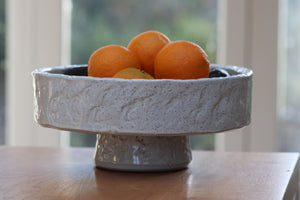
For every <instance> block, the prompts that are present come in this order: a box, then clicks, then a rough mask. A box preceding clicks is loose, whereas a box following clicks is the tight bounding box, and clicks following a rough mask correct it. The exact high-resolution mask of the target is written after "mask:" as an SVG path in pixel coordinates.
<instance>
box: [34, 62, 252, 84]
mask: <svg viewBox="0 0 300 200" xmlns="http://www.w3.org/2000/svg"><path fill="white" fill-rule="evenodd" d="M87 66H88V65H87V64H75V65H61V66H55V67H42V68H38V69H35V70H33V71H32V76H36V75H39V76H47V77H57V78H62V77H64V78H67V79H74V78H76V79H80V80H93V81H103V80H104V81H117V82H153V83H154V82H163V83H164V82H181V83H192V82H203V81H220V80H224V79H229V78H230V79H241V78H247V77H252V76H253V71H252V70H251V69H249V68H245V67H241V66H236V65H220V64H210V67H211V68H221V69H225V70H229V73H230V72H231V73H233V74H231V73H230V76H227V77H214V78H200V79H185V80H183V79H122V78H98V77H91V76H78V75H66V74H61V73H52V72H51V71H53V70H54V69H59V70H64V69H67V68H81V67H87Z"/></svg>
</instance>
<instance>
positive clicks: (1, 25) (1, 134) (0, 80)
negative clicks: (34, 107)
mask: <svg viewBox="0 0 300 200" xmlns="http://www.w3.org/2000/svg"><path fill="white" fill-rule="evenodd" d="M4 63H5V0H0V145H3V144H5V67H4V66H5V65H4Z"/></svg>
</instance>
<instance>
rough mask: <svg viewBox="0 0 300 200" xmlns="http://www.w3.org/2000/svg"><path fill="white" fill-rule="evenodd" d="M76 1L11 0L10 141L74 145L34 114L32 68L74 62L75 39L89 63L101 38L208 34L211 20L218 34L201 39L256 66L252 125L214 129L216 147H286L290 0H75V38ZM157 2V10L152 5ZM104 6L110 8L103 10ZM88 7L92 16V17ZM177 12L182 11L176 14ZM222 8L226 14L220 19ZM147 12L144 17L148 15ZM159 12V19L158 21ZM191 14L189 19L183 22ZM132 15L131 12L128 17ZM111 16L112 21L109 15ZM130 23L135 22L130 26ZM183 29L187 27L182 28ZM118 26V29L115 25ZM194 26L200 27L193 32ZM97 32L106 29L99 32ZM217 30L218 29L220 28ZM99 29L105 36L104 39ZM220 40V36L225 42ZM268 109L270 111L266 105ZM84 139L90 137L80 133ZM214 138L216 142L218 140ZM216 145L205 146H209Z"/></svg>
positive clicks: (223, 57) (227, 60)
mask: <svg viewBox="0 0 300 200" xmlns="http://www.w3.org/2000/svg"><path fill="white" fill-rule="evenodd" d="M70 1H71V0H45V1H36V0H26V1H16V0H11V1H6V4H7V6H6V8H7V10H6V14H7V24H9V26H6V27H7V30H6V31H7V34H6V41H7V42H6V44H7V48H6V49H7V51H6V63H7V66H9V67H7V68H6V71H5V76H6V77H5V79H6V81H7V82H6V83H5V84H6V85H7V87H6V88H8V89H7V90H6V94H5V95H6V99H7V101H6V111H7V113H8V115H6V122H7V123H6V128H5V129H6V141H7V144H8V145H35V146H60V145H61V144H62V143H63V144H67V143H65V142H64V141H67V142H68V145H69V141H70V140H69V139H68V138H67V139H66V140H64V137H61V135H66V134H58V132H59V131H58V130H55V129H49V128H48V129H47V128H44V127H39V126H38V125H37V124H36V123H35V122H34V120H33V116H32V112H33V109H32V107H33V105H32V102H33V101H32V98H33V95H32V93H33V87H32V78H31V76H30V73H31V72H32V70H34V69H36V68H38V67H44V66H57V65H66V64H70V61H69V60H68V56H65V55H63V54H68V53H66V52H67V51H68V50H69V49H70V47H71V50H72V63H73V64H75V63H76V64H80V63H86V62H87V59H88V56H89V55H90V53H91V52H92V51H94V50H95V49H96V48H98V47H99V46H103V45H105V44H108V43H119V44H123V45H126V43H127V42H129V40H130V39H131V38H132V37H133V36H134V35H136V34H137V33H139V32H141V31H144V30H148V29H156V30H159V31H161V32H163V33H165V34H166V35H168V36H169V37H170V39H172V40H177V39H185V40H192V41H193V38H194V37H192V38H191V39H190V38H188V37H189V36H191V35H193V33H195V34H199V38H200V36H201V38H202V35H200V32H198V29H200V28H201V30H206V28H207V27H208V28H209V29H210V30H213V31H211V32H210V33H209V34H205V35H208V36H209V35H210V34H215V35H210V37H208V38H210V40H209V42H206V43H205V44H201V43H200V45H201V46H202V47H204V48H205V49H206V51H207V52H208V53H209V56H210V59H211V61H212V62H217V63H219V64H231V65H240V66H245V67H249V68H252V69H253V70H254V77H253V82H254V84H253V96H252V110H253V111H252V122H251V125H250V126H249V127H246V128H245V129H242V130H238V131H237V132H238V133H228V132H227V133H225V134H216V135H209V136H208V137H211V138H210V139H211V141H213V140H215V141H217V142H216V146H215V149H218V150H219V149H224V150H236V151H277V150H278V149H277V148H276V146H275V144H276V140H277V139H278V137H277V136H276V135H275V132H276V130H277V129H276V126H277V123H276V103H277V102H276V100H277V96H276V91H277V72H278V71H277V68H276V67H277V57H278V53H277V49H278V48H277V45H278V40H277V38H278V35H277V34H278V13H279V12H278V11H279V10H280V9H279V8H281V7H280V6H279V2H284V1H280V0H264V1H259V0H257V1H248V0H239V1H236V0H227V1H217V0H214V1H210V0H207V1H204V0H202V1H188V2H184V1H179V0H177V1H172V2H171V1H170V2H169V1H164V2H160V1H158V0H155V1H151V2H150V1H134V0H130V1H126V3H122V1H117V0H112V1H110V4H107V3H104V2H101V1H100V2H99V1H98V2H96V1H94V2H93V1H91V0H89V1H79V0H74V1H73V8H74V9H73V19H72V21H73V23H72V27H73V28H72V29H73V31H72V40H73V42H72V45H68V44H67V43H68V42H69V38H70V37H68V33H66V32H65V33H64V34H62V32H64V29H66V28H67V29H68V27H69V26H70V24H71V23H69V22H68V19H67V18H65V16H64V14H65V12H64V11H67V10H68V9H66V10H65V6H66V7H69V8H70V6H68V5H69V4H68V3H69V2H70ZM134 2H136V4H134ZM85 4H87V5H89V6H88V7H89V8H91V10H88V11H85V10H84V9H85V6H84V5H85ZM217 4H218V5H217ZM95 5H99V6H95ZM200 5H201V6H200ZM99 9H103V13H102V12H97V11H98V10H99ZM151 9H152V12H150V11H148V10H151ZM132 10H135V11H136V13H134V12H133V13H132ZM186 10H189V12H186ZM62 11H63V12H62ZM123 11H124V12H123ZM87 12H88V13H87ZM102 14H104V16H101V17H99V16H98V15H102ZM138 14H141V16H139V15H138ZM151 14H154V15H151ZM86 15H88V16H91V17H90V18H87V17H85V16H86ZM176 15H178V16H180V17H176ZM190 15H194V17H189V16H190ZM217 15H218V20H216V16H217ZM97 16H98V17H97ZM133 16H134V17H133ZM136 16H139V17H136ZM142 16H143V17H144V20H141V19H140V18H142ZM204 16H205V17H204ZM75 19H76V20H75ZM152 19H154V21H153V23H152V22H151V20H152ZM184 19H185V21H187V24H185V23H182V20H184ZM200 19H205V20H204V21H206V22H205V23H203V24H204V25H201V26H200V25H198V23H200V22H202V21H203V20H200ZM97 20H98V21H97ZM124 20H125V21H126V20H127V21H126V23H125V22H124ZM167 20H170V21H167ZM175 20H176V22H180V23H179V25H180V26H179V27H177V28H176V26H173V25H174V24H173V23H172V22H175ZM108 21H110V22H111V23H110V24H108V23H106V22H108ZM216 21H218V24H219V25H220V26H219V25H218V31H216V23H215V22H216ZM75 22H76V23H75ZM100 22H101V23H100ZM133 22H134V23H133ZM154 22H155V23H154ZM76 24H77V25H76ZM90 24H91V26H90ZM92 24H94V25H92ZM99 24H100V25H101V26H100V25H99ZM124 24H126V25H127V27H124ZM165 24H167V25H165ZM185 25H187V27H186V26H185ZM76 26H77V27H76ZM191 27H192V28H191ZM167 28H168V29H167ZM190 28H191V29H190ZM183 29H184V30H186V32H185V31H182V30H183ZM75 30H77V31H76V32H77V33H76V32H75ZM78 30H80V31H78ZM112 30H113V31H114V32H115V33H112ZM193 30H196V31H195V32H193ZM187 31H188V32H187ZM96 32H99V34H95V33H96ZM180 32H181V33H182V34H184V35H183V36H180V37H179V35H178V33H180ZM216 32H218V34H217V35H216ZM187 33H188V34H187ZM203 33H205V31H204V32H203ZM79 34H81V35H79ZM93 37H94V38H93ZM96 37H97V38H98V37H100V38H101V39H98V40H96V39H95V38H96ZM82 38H84V42H81V43H80V44H77V46H79V45H80V46H81V48H78V49H79V50H82V52H77V53H76V51H77V50H75V49H76V48H75V44H74V42H76V41H75V40H79V39H82ZM103 38H105V40H104V39H103ZM215 40H217V41H218V44H217V45H216V41H215ZM91 41H93V43H91ZM101 41H102V42H103V41H106V43H105V44H101V43H100V42H101ZM201 41H202V39H201ZM97 42H98V43H97ZM195 42H197V41H195ZM197 43H198V42H197ZM93 45H94V46H93ZM88 46H91V47H88ZM216 46H218V48H216ZM216 49H217V50H218V53H217V54H216V53H213V52H214V51H216ZM75 55H78V56H80V57H81V58H82V60H79V58H78V59H77V58H75ZM214 55H215V56H216V55H217V56H218V58H217V61H215V60H214V59H215V58H214ZM16 58H18V59H16ZM66 58H67V59H66ZM266 74H268V76H266ZM266 110H267V111H268V112H265V111H266ZM240 132H242V133H240ZM75 135H77V136H78V135H79V134H76V133H74V134H71V136H72V137H73V136H74V137H75ZM84 135H88V134H84ZM197 137H200V138H201V139H200V141H204V139H203V138H202V136H197ZM203 137H206V136H203ZM71 139H72V138H71ZM79 141H82V140H81V139H79ZM193 141H194V140H193ZM197 143H198V142H197ZM220 145H221V147H220ZM211 146H213V145H211ZM211 146H210V147H209V148H213V147H211ZM222 146H223V147H224V148H223V147H222ZM209 148H206V147H205V149H209Z"/></svg>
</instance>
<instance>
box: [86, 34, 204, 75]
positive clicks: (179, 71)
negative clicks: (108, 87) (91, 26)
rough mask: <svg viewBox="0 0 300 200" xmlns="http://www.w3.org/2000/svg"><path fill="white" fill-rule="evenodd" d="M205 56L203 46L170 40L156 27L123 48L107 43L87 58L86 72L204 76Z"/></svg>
mask: <svg viewBox="0 0 300 200" xmlns="http://www.w3.org/2000/svg"><path fill="white" fill-rule="evenodd" d="M209 71H210V68H209V60H208V57H207V55H206V53H205V52H204V50H203V49H202V48H201V47H200V46H199V45H197V44H195V43H192V42H189V41H184V40H182V41H170V40H169V39H168V37H167V36H165V35H164V34H162V33H160V32H158V31H146V32H143V33H140V34H139V35H137V36H135V37H134V38H133V39H132V40H131V41H130V42H129V44H128V46H127V48H126V47H123V46H120V45H107V46H104V47H101V48H99V49H97V50H96V51H95V52H94V53H93V54H92V55H91V56H90V59H89V62H88V76H93V77H100V78H104V77H109V78H124V79H154V78H155V79H199V78H208V76H209Z"/></svg>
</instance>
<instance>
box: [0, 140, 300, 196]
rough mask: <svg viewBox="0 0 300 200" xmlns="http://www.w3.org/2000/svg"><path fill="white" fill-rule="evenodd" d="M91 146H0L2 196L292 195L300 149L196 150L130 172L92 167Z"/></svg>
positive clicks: (297, 170)
mask: <svg viewBox="0 0 300 200" xmlns="http://www.w3.org/2000/svg"><path fill="white" fill-rule="evenodd" d="M93 154H94V149H92V148H45V147H43V148H38V147H5V146H4V147H0V199H1V200H4V199H17V200H18V199H30V200H34V199H43V200H47V199H63V200H68V199H122V200H123V199H147V200H148V199H155V200H157V199H158V200H159V199H164V200H165V199H172V200H173V199H207V200H208V199H214V200H220V199H226V200H229V199H238V200H241V199H252V200H260V199H262V200H268V199H270V200H276V199H293V197H296V196H297V195H298V181H299V179H298V177H299V173H298V172H299V163H298V157H299V155H298V154H297V153H225V152H206V151H194V152H193V161H192V163H191V164H190V166H189V168H187V169H184V170H180V171H175V172H164V173H162V172H161V173H129V172H116V171H107V170H101V169H97V168H95V167H94V163H93Z"/></svg>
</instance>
